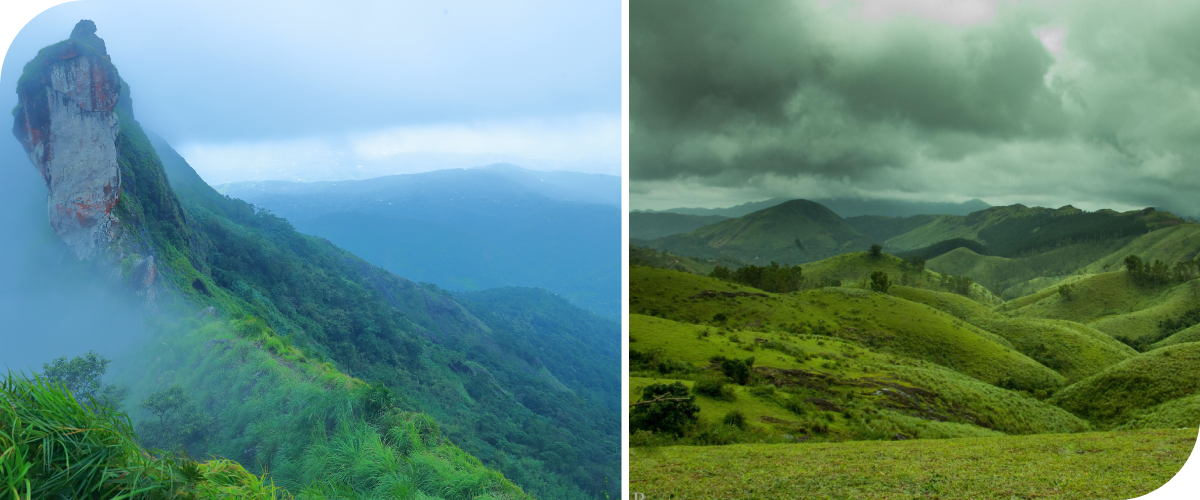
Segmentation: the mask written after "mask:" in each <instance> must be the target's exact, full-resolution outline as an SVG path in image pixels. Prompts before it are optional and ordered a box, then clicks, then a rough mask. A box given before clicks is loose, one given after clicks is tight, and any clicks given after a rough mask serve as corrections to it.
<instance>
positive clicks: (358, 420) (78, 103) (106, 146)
mask: <svg viewBox="0 0 1200 500" xmlns="http://www.w3.org/2000/svg"><path fill="white" fill-rule="evenodd" d="M8 9H10V7H0V17H3V16H8V15H10V14H12V12H6V10H8ZM14 12H15V11H14ZM14 15H15V14H14ZM28 17H30V16H26V19H28ZM22 22H24V21H22ZM10 36H12V35H10ZM8 40H9V39H6V40H5V41H6V42H7V41H8ZM621 41H622V34H621V3H620V2H612V1H601V0H589V1H584V2H570V3H561V2H550V1H521V2H505V3H504V4H503V5H499V4H493V3H487V2H460V1H437V2H417V1H402V2H358V3H354V4H353V5H349V6H346V5H335V4H334V3H330V2H304V3H301V4H295V3H281V2H236V1H231V0H217V1H204V2H200V1H181V2H170V3H161V2H151V1H148V0H126V1H118V0H109V1H104V0H91V1H87V2H70V3H64V4H61V5H56V6H53V7H50V8H48V9H47V10H45V11H44V12H41V13H40V14H37V15H36V16H32V20H31V21H28V23H27V24H24V26H23V27H20V31H19V32H16V33H15V38H11V45H10V46H9V47H8V49H7V52H6V53H5V54H4V60H3V66H2V67H0V88H2V89H6V90H4V91H0V104H2V105H4V106H7V107H6V108H5V109H11V110H12V112H11V118H12V127H11V135H7V137H6V138H0V179H2V180H3V183H4V186H6V196H4V197H0V211H2V212H3V213H4V217H3V218H0V231H2V232H3V234H5V236H6V237H5V238H4V241H3V242H2V243H0V321H3V323H4V325H5V327H4V328H3V329H0V402H7V403H12V404H0V449H8V450H9V451H10V453H8V454H6V455H5V456H4V458H3V460H2V461H0V488H2V489H3V491H5V492H6V493H5V494H6V495H7V494H8V492H9V491H10V490H11V491H12V492H15V494H16V495H17V497H18V498H22V499H24V498H47V497H51V496H61V497H63V498H82V497H88V498H112V497H117V496H125V495H143V494H151V495H161V496H164V497H174V496H177V495H180V496H187V497H194V498H230V497H231V496H232V497H237V498H311V499H324V498H404V499H435V498H436V499H475V498H493V499H527V498H537V499H579V500H594V499H602V498H603V499H607V498H620V497H621V421H622V420H621V410H622V374H621V361H622V355H621V339H622V336H621V323H620V318H621V305H622V289H621V288H622V286H621V276H622V265H621V254H622V248H623V243H622V241H621V238H622V236H621V220H622V214H621V211H622V209H621V202H622V195H623V192H622V179H621V175H622V170H621V157H622V152H621V149H622V118H621V92H622V69H621V68H622V61H621V50H622V49H621ZM47 443H49V445H47ZM68 468H69V469H70V470H71V471H72V473H71V474H66V473H63V471H65V470H68Z"/></svg>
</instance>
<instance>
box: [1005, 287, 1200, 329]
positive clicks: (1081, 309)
mask: <svg viewBox="0 0 1200 500" xmlns="http://www.w3.org/2000/svg"><path fill="white" fill-rule="evenodd" d="M1063 283H1064V284H1069V285H1072V286H1073V287H1074V290H1075V292H1074V294H1073V297H1072V298H1070V299H1068V298H1066V297H1063V296H1062V295H1061V294H1059V293H1058V287H1057V286H1052V287H1049V288H1046V289H1044V290H1041V291H1039V292H1037V293H1035V294H1032V295H1029V296H1027V297H1022V298H1020V299H1017V300H1012V301H1009V302H1008V303H1006V304H1004V305H1003V306H1001V307H1000V308H999V310H1000V311H1004V312H1013V313H1014V314H1017V315H1020V316H1025V317H1034V318H1052V319H1067V320H1072V321H1078V322H1080V323H1085V324H1087V325H1089V326H1091V327H1093V328H1095V329H1097V330H1100V331H1102V332H1104V333H1106V334H1108V335H1111V336H1113V337H1115V338H1117V339H1118V340H1121V341H1122V342H1126V343H1137V342H1144V341H1146V340H1150V341H1151V342H1155V341H1157V340H1158V339H1160V338H1161V337H1159V335H1160V330H1159V328H1158V322H1159V321H1162V320H1164V319H1173V318H1175V317H1177V316H1179V315H1180V314H1182V313H1183V312H1185V311H1187V310H1188V309H1191V308H1192V307H1195V305H1196V304H1198V303H1200V297H1197V292H1198V291H1200V286H1196V285H1200V282H1194V283H1195V284H1193V283H1184V284H1179V285H1173V286H1172V285H1165V286H1164V285H1145V286H1143V285H1138V284H1135V283H1134V282H1133V280H1132V279H1130V277H1129V273H1127V272H1125V271H1114V272H1108V273H1102V274H1095V275H1088V276H1083V277H1078V278H1073V279H1070V280H1066V281H1064V282H1063Z"/></svg>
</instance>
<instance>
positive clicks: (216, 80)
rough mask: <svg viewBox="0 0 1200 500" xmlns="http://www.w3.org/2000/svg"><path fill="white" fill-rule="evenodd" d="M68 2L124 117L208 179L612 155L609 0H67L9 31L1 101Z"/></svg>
mask: <svg viewBox="0 0 1200 500" xmlns="http://www.w3.org/2000/svg"><path fill="white" fill-rule="evenodd" d="M85 18H86V19H91V20H93V21H95V22H96V25H97V27H98V31H97V33H96V34H97V35H98V36H100V37H101V38H103V39H104V41H105V43H106V45H107V47H108V51H109V53H110V55H111V56H112V60H113V63H114V64H115V65H116V66H117V68H118V69H119V70H120V72H121V76H122V77H123V78H124V79H125V80H126V81H127V82H129V84H130V87H131V89H132V97H133V101H134V104H135V112H136V113H137V117H138V121H140V122H141V123H142V124H143V126H145V127H146V128H148V129H151V130H153V131H156V132H158V133H159V134H160V135H162V136H163V137H164V138H166V139H167V140H168V142H171V143H172V145H174V146H175V147H176V149H178V150H179V151H180V152H181V153H182V154H183V155H184V157H185V158H187V159H188V160H189V162H190V163H192V165H193V166H194V167H196V168H197V170H198V171H199V172H200V174H201V175H202V176H204V177H205V179H206V180H208V181H209V182H210V183H214V184H219V183H222V182H228V181H231V180H240V179H241V178H249V179H263V178H303V177H304V176H305V175H308V176H309V179H308V180H317V179H318V178H321V179H331V178H338V177H356V176H358V177H361V176H360V175H356V170H360V171H361V170H363V168H364V167H359V165H364V166H365V168H366V169H368V170H371V169H374V170H376V171H380V172H382V171H383V170H389V172H386V173H393V172H390V170H394V171H396V172H416V171H422V170H429V169H436V168H447V167H458V166H472V165H479V164H482V163H491V162H494V161H509V162H512V163H517V164H524V165H525V166H530V167H533V168H539V169H567V170H577V171H587V172H602V173H609V174H619V172H620V144H621V143H620V140H621V136H620V102H621V34H620V26H621V24H620V22H621V18H620V2H618V1H615V0H590V1H572V2H557V1H550V0H546V1H505V2H489V1H483V0H479V1H449V0H431V1H357V2H353V1H352V2H328V1H303V0H300V1H288V2H259V1H247V0H205V1H170V2H163V1H149V0H84V1H79V2H71V3H67V4H63V5H59V6H56V7H53V8H51V9H49V10H47V11H46V12H44V13H42V14H41V15H39V16H38V17H37V18H35V19H34V20H33V21H32V22H30V23H29V24H28V25H26V27H25V28H24V29H23V30H22V31H21V32H20V34H18V36H17V38H16V40H15V41H14V42H13V46H12V48H11V49H10V50H9V52H8V55H7V56H6V57H5V59H4V68H3V80H4V81H5V82H4V85H5V88H7V89H10V90H9V91H4V92H0V104H3V105H6V106H8V107H7V108H4V109H9V108H11V107H12V106H14V105H15V95H14V94H13V93H12V92H11V89H12V88H13V87H14V86H15V78H16V76H18V75H19V73H20V68H21V66H22V65H23V64H24V63H25V62H26V61H28V60H29V59H30V58H32V57H33V56H34V54H36V52H37V50H38V49H39V48H41V47H44V46H46V45H49V44H51V43H54V42H57V41H60V40H63V39H65V38H67V36H68V35H69V34H70V32H71V28H72V27H74V25H75V23H76V22H77V21H79V20H80V19H85ZM10 80H11V82H10ZM5 103H7V104H5Z"/></svg>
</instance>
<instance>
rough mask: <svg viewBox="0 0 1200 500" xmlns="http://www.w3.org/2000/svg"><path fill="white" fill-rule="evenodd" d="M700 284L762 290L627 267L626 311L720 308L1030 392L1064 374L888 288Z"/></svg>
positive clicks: (740, 319)
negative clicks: (780, 289) (763, 288)
mask: <svg viewBox="0 0 1200 500" xmlns="http://www.w3.org/2000/svg"><path fill="white" fill-rule="evenodd" d="M705 290H714V291H717V292H724V291H729V292H747V293H752V294H758V293H764V292H760V291H758V290H754V289H751V288H748V287H741V286H738V285H735V284H732V283H728V282H723V281H719V280H715V279H711V278H705V277H701V276H695V275H690V274H684V273H679V272H674V271H668V270H662V269H652V268H646V267H634V268H633V269H631V271H630V301H631V302H630V309H631V312H633V313H637V314H648V315H658V316H661V317H664V318H670V319H674V320H678V321H682V322H687V323H709V324H711V323H712V321H713V320H712V318H714V317H715V316H716V315H717V314H718V313H720V314H724V315H726V317H727V318H728V319H727V320H726V321H727V323H728V324H729V325H730V326H732V327H737V328H743V329H754V330H762V331H769V330H782V331H796V332H812V333H822V332H827V333H828V334H829V335H832V336H837V337H841V338H845V339H849V340H853V341H856V342H859V343H861V344H863V345H864V346H866V347H869V348H872V349H875V350H879V351H882V352H889V353H893V354H900V355H903V356H908V357H912V358H917V359H923V360H926V361H930V362H933V363H937V364H940V365H942V366H945V367H948V368H951V369H954V370H957V371H959V372H961V373H964V374H967V375H970V376H972V377H975V378H977V379H979V380H982V381H985V382H988V383H991V384H996V385H1005V386H1007V387H1012V388H1020V389H1028V390H1031V391H1033V390H1055V389H1057V388H1058V387H1061V386H1062V385H1063V383H1064V381H1065V379H1064V378H1063V377H1062V375H1059V374H1058V373H1055V372H1054V371H1052V370H1050V369H1049V368H1046V367H1045V366H1042V365H1041V364H1039V363H1037V362H1036V361H1034V360H1032V359H1030V358H1029V357H1027V356H1025V355H1023V354H1021V353H1019V352H1017V351H1016V350H1014V349H1013V348H1012V347H1011V344H1010V343H1009V342H1008V341H1007V340H1004V339H1003V338H1000V337H998V336H996V335H994V334H992V333H989V332H985V331H983V330H980V329H979V328H977V327H975V326H973V325H971V324H968V323H966V322H964V321H962V320H960V319H958V318H955V317H953V316H951V315H949V314H946V313H943V312H941V311H938V310H936V309H934V308H932V307H929V306H927V305H924V304H918V303H914V302H910V301H907V300H904V299H901V298H898V297H894V296H891V295H885V294H881V293H875V292H868V291H866V290H856V289H849V288H825V289H819V290H807V291H804V292H802V293H793V294H789V295H776V294H766V296H765V297H764V296H758V295H751V296H740V297H721V296H716V297H711V296H700V295H698V294H699V293H700V292H702V291H705ZM692 297H695V298H692ZM635 335H636V334H635Z"/></svg>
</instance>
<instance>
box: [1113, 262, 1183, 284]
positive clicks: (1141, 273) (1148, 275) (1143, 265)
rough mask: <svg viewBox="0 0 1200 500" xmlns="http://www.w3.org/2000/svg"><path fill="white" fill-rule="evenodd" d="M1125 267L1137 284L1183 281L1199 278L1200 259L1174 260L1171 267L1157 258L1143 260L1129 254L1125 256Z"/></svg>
mask: <svg viewBox="0 0 1200 500" xmlns="http://www.w3.org/2000/svg"><path fill="white" fill-rule="evenodd" d="M1125 269H1126V270H1127V271H1129V277H1130V278H1131V279H1133V282H1134V283H1137V284H1139V285H1165V284H1168V283H1185V282H1188V281H1191V280H1193V279H1196V278H1200V259H1197V260H1185V261H1182V262H1176V263H1175V265H1174V266H1173V267H1172V266H1170V265H1167V263H1165V262H1163V261H1161V260H1158V259H1154V261H1153V262H1151V261H1143V260H1142V258H1141V257H1138V256H1136V255H1130V256H1128V257H1125Z"/></svg>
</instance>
